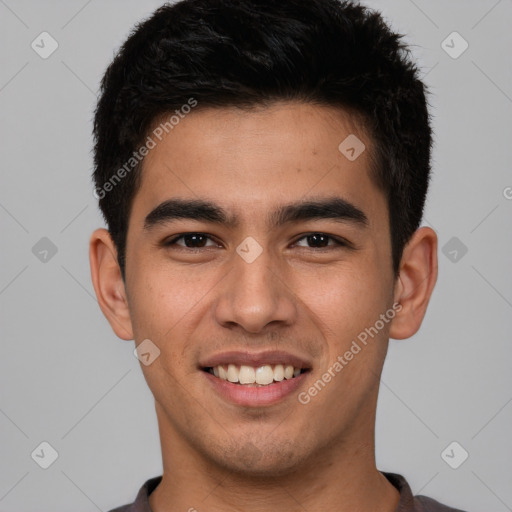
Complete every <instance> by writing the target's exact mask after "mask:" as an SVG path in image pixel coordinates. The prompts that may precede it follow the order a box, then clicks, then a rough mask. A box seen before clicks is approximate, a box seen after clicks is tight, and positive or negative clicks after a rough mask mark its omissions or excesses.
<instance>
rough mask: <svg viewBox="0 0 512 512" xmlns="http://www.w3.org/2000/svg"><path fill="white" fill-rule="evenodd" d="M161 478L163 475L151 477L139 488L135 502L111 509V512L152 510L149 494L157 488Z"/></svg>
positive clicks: (148, 511) (146, 511)
mask: <svg viewBox="0 0 512 512" xmlns="http://www.w3.org/2000/svg"><path fill="white" fill-rule="evenodd" d="M161 480H162V477H161V476H157V477H155V478H150V479H149V480H147V481H146V482H145V483H144V485H143V486H142V487H141V488H140V489H139V492H138V494H137V497H136V498H135V501H134V502H133V503H130V504H128V505H122V506H120V507H117V508H114V509H112V510H110V511H109V512H151V508H150V506H149V495H150V494H151V493H152V492H153V491H154V490H155V489H156V486H157V485H158V484H159V483H160V481H161Z"/></svg>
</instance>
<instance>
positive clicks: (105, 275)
mask: <svg viewBox="0 0 512 512" xmlns="http://www.w3.org/2000/svg"><path fill="white" fill-rule="evenodd" d="M89 261H90V264H91V277H92V283H93V286H94V291H95V292H96V297H97V299H98V304H99V305H100V308H101V311H103V314H104V315H105V317H106V319H107V320H108V322H109V323H110V326H111V327H112V329H113V330H114V332H115V333H116V334H117V336H118V337H119V338H121V339H123V340H132V339H133V329H132V323H131V319H130V311H129V308H128V301H127V300H126V290H125V284H124V281H123V278H122V276H121V269H120V267H119V263H118V262H117V250H116V247H115V245H114V242H113V241H112V238H111V237H110V233H109V232H108V231H107V230H106V229H103V228H101V229H97V230H96V231H94V232H93V234H92V235H91V239H90V242H89Z"/></svg>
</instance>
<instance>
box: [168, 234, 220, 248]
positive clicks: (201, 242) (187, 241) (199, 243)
mask: <svg viewBox="0 0 512 512" xmlns="http://www.w3.org/2000/svg"><path fill="white" fill-rule="evenodd" d="M180 241H181V242H180ZM208 241H210V242H211V244H210V245H209V246H208V245H207V243H208ZM165 245H166V246H172V245H178V246H181V247H186V248H188V249H201V248H203V247H211V246H212V245H213V246H217V244H215V243H214V242H213V240H211V238H210V237H209V236H208V235H205V234H204V233H185V234H183V235H179V236H177V237H175V238H173V239H172V240H169V242H166V243H165Z"/></svg>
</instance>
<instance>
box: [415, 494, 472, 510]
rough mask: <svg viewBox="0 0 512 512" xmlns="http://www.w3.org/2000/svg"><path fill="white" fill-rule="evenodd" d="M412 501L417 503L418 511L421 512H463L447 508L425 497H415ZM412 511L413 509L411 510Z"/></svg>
mask: <svg viewBox="0 0 512 512" xmlns="http://www.w3.org/2000/svg"><path fill="white" fill-rule="evenodd" d="M414 499H415V500H416V502H417V503H418V505H419V507H418V511H421V512H464V511H463V510H460V509H459V508H452V507H448V506H447V505H443V504H442V503H439V502H438V501H436V500H434V499H432V498H428V497H427V496H421V495H420V496H415V497H414ZM413 510H414V509H413Z"/></svg>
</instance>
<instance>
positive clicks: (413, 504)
mask: <svg viewBox="0 0 512 512" xmlns="http://www.w3.org/2000/svg"><path fill="white" fill-rule="evenodd" d="M382 474H383V475H384V476H385V477H386V478H387V479H388V480H389V481H390V482H391V483H392V484H393V485H394V486H395V487H396V489H397V490H398V492H399V493H400V501H399V502H398V506H397V507H396V510H395V512H463V511H462V510H459V509H458V508H451V507H447V506H446V505H443V504H441V503H439V502H438V501H436V500H433V499H432V498H427V497H426V496H413V495H412V491H411V488H410V487H409V484H408V483H407V481H406V480H405V478H404V477H403V476H401V475H397V474H395V473H385V472H383V471H382ZM161 480H162V477H161V476H157V477H155V478H151V479H150V480H148V481H147V482H146V483H145V484H144V485H143V486H142V487H141V488H140V490H139V494H137V498H135V501H134V502H133V503H131V504H130V505H123V506H122V507H118V508H116V509H114V510H111V511H110V512H152V510H151V507H150V506H149V495H150V494H151V493H152V492H153V491H154V490H155V489H156V486H157V485H158V484H159V483H160V481H161Z"/></svg>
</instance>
